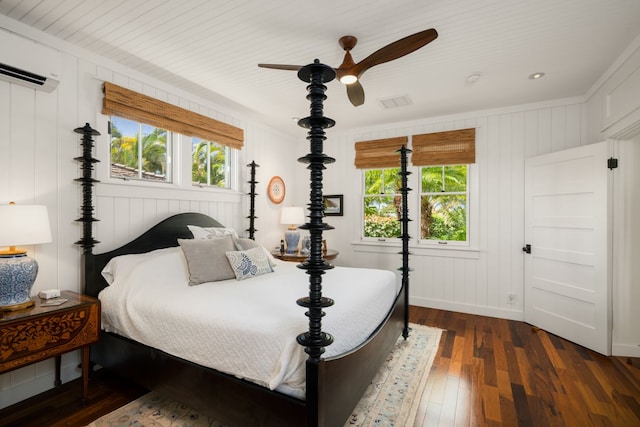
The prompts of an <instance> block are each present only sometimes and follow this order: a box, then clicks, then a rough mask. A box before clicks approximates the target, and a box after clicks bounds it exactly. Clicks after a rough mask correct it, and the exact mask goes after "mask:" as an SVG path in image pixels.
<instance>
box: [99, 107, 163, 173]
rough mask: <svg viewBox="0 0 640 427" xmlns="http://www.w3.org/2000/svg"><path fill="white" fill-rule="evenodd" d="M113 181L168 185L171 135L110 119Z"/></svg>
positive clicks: (143, 125)
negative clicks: (137, 181) (150, 182)
mask: <svg viewBox="0 0 640 427" xmlns="http://www.w3.org/2000/svg"><path fill="white" fill-rule="evenodd" d="M110 128H111V129H110V133H111V172H110V176H111V177H113V178H122V179H139V180H144V181H156V182H171V173H170V171H171V168H170V167H169V166H170V153H171V133H170V132H168V131H166V130H165V129H161V128H158V127H155V126H150V125H147V124H144V123H139V122H136V121H132V120H127V119H123V118H121V117H116V116H112V117H111V125H110Z"/></svg>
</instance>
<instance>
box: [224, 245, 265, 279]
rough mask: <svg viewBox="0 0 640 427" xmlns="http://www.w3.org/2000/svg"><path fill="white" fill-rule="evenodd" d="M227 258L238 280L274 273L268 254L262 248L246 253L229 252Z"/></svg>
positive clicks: (249, 250)
mask: <svg viewBox="0 0 640 427" xmlns="http://www.w3.org/2000/svg"><path fill="white" fill-rule="evenodd" d="M227 258H228V259H229V264H231V268H232V269H233V271H234V273H235V274H236V279H238V280H244V279H250V278H252V277H256V276H261V275H263V274H267V273H272V272H273V269H272V268H271V265H270V264H269V259H268V258H267V254H266V253H265V251H264V250H263V249H262V248H261V247H257V248H253V249H248V250H246V251H229V252H227Z"/></svg>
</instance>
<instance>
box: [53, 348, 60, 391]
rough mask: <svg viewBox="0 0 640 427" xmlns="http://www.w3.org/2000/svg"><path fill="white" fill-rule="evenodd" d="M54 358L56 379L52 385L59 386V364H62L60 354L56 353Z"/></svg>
mask: <svg viewBox="0 0 640 427" xmlns="http://www.w3.org/2000/svg"><path fill="white" fill-rule="evenodd" d="M55 360H56V379H55V380H54V381H53V385H54V386H56V387H59V386H60V385H61V384H62V381H61V380H60V366H61V365H62V356H61V355H58V356H56V357H55Z"/></svg>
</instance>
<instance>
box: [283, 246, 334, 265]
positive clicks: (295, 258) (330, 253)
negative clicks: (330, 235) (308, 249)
mask: <svg viewBox="0 0 640 427" xmlns="http://www.w3.org/2000/svg"><path fill="white" fill-rule="evenodd" d="M338 254H339V252H338V251H336V250H333V249H327V252H325V253H324V254H323V255H322V256H323V258H324V259H325V260H327V261H331V260H332V259H336V258H337V257H338ZM271 255H273V256H274V257H275V258H278V259H281V260H282V261H291V262H303V261H305V260H306V259H307V258H309V254H301V253H300V251H297V252H294V253H292V254H288V253H286V252H285V253H283V254H281V253H280V250H278V249H274V250H272V251H271Z"/></svg>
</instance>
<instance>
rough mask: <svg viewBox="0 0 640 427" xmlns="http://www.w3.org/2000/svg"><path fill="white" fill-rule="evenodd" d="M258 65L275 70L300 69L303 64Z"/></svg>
mask: <svg viewBox="0 0 640 427" xmlns="http://www.w3.org/2000/svg"><path fill="white" fill-rule="evenodd" d="M258 67H262V68H273V69H274V70H288V71H298V70H299V69H300V68H302V65H285V64H258Z"/></svg>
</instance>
